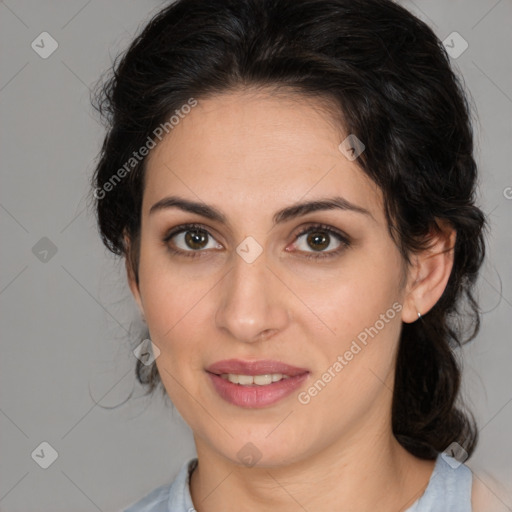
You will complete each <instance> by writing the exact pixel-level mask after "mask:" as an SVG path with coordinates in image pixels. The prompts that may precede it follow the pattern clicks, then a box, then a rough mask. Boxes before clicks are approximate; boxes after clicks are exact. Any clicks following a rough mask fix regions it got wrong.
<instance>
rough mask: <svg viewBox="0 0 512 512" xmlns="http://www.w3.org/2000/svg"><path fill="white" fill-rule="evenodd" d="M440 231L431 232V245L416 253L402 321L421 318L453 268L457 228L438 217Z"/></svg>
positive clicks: (433, 303) (443, 285) (433, 302)
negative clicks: (419, 315)
mask: <svg viewBox="0 0 512 512" xmlns="http://www.w3.org/2000/svg"><path fill="white" fill-rule="evenodd" d="M437 225H438V226H439V231H433V232H431V234H430V236H429V239H430V244H429V247H428V249H425V250H424V251H421V252H420V253H416V254H415V255H414V257H413V264H412V266H411V267H410V268H409V273H408V282H407V291H406V295H405V298H404V307H403V308H402V321H403V322H406V323H412V322H415V321H416V320H418V318H419V317H418V313H420V314H421V315H425V314H426V313H427V312H428V311H430V309H432V308H433V307H434V305H435V304H436V302H437V301H438V300H439V299H440V297H441V295H442V294H443V292H444V290H445V288H446V285H447V283H448V279H449V278H450V274H451V271H452V268H453V255H454V247H455V239H456V231H455V229H454V228H453V227H452V226H451V225H450V224H448V223H447V222H445V221H441V220H437Z"/></svg>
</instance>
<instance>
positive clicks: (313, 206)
mask: <svg viewBox="0 0 512 512" xmlns="http://www.w3.org/2000/svg"><path fill="white" fill-rule="evenodd" d="M168 208H179V209H180V210H183V211H186V212H190V213H195V214H197V215H201V216H202V217H206V218H207V219H210V220H213V221H217V222H219V223H222V224H228V221H227V218H226V216H225V215H224V214H223V213H222V212H221V211H220V210H218V209H217V208H215V207H213V206H209V205H207V204H205V203H199V202H196V201H191V200H189V199H184V198H181V197H177V196H169V197H164V198H163V199H160V201H158V202H156V203H155V204H154V205H153V206H152V207H151V208H150V210H149V215H151V214H153V213H155V212H157V211H162V210H166V209H168ZM321 210H343V211H351V212H355V213H360V214H363V215H367V216H369V217H371V218H372V219H374V220H375V218H374V217H373V215H372V214H371V213H370V212H369V211H368V210H366V209H365V208H362V207H361V206H357V205H355V204H353V203H351V202H350V201H348V200H347V199H345V198H343V197H341V196H336V197H330V198H325V199H318V200H315V201H308V202H305V203H298V204H294V205H292V206H288V207H287V208H283V209H282V210H279V211H278V212H276V213H275V214H274V216H273V218H272V220H273V223H274V225H275V224H279V223H282V222H286V221H288V220H291V219H294V218H296V217H300V216H303V215H306V214H308V213H311V212H317V211H321Z"/></svg>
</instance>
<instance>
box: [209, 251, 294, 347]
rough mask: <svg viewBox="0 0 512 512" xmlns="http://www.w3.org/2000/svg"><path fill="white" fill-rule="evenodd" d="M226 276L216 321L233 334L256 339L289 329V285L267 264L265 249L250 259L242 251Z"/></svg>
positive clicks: (242, 337) (248, 340) (236, 337)
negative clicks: (243, 255)
mask: <svg viewBox="0 0 512 512" xmlns="http://www.w3.org/2000/svg"><path fill="white" fill-rule="evenodd" d="M234 260H235V261H234V267H233V268H232V270H231V271H230V272H228V274H227V276H226V277H225V279H224V280H223V284H222V287H221V298H220V302H219V307H218V308H217V312H216V316H215V321H216V325H217V327H218V328H219V329H221V330H223V331H225V332H227V333H228V334H229V335H230V336H231V337H232V338H234V339H236V340H239V341H242V342H246V343H253V342H257V341H262V340H266V339H268V338H270V337H272V336H275V335H276V333H278V332H281V331H283V330H284V329H286V326H287V324H288V322H289V314H288V309H287V307H286V304H287V302H286V300H287V299H288V300H289V297H288V296H287V290H286V287H285V286H284V285H283V283H282V282H281V281H280V280H279V279H278V278H277V277H276V275H275V274H274V273H273V271H271V270H270V269H269V268H268V267H267V262H266V258H265V253H263V254H261V255H260V256H259V257H258V258H257V259H256V260H255V261H254V262H252V263H247V262H246V261H244V260H243V259H242V258H241V257H239V256H238V255H236V256H235V258H234Z"/></svg>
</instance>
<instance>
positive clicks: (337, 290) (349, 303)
mask: <svg viewBox="0 0 512 512" xmlns="http://www.w3.org/2000/svg"><path fill="white" fill-rule="evenodd" d="M383 254H384V255H386V256H383ZM299 275H300V277H297V276H299ZM401 275H402V266H401V260H400V258H399V256H398V255H397V251H393V247H386V248H382V250H374V251H370V250H368V251H363V250H360V251H358V252H357V253H355V252H354V253H353V254H352V255H350V256H349V257H347V258H345V259H343V260H341V261H340V263H339V265H337V266H336V267H331V268H329V269H327V270H326V269H318V268H317V269H309V270H308V269H304V271H303V272H301V273H300V274H299V273H297V272H295V273H294V277H293V276H291V275H290V276H289V279H293V281H292V282H293V291H294V293H295V294H296V295H297V297H299V298H300V299H301V301H302V302H303V304H304V305H305V306H306V307H302V311H304V313H303V314H302V315H301V316H302V318H303V319H304V318H309V319H311V320H310V321H309V328H310V329H315V330H318V332H319V333H322V335H323V339H324V340H327V342H328V344H329V345H333V346H335V347H336V348H340V345H344V344H346V342H347V341H348V342H349V341H350V340H352V339H353V338H355V337H357V335H358V334H359V333H361V332H364V330H365V329H366V328H369V327H371V326H373V325H374V324H375V323H376V322H379V319H380V318H381V315H384V316H385V318H384V321H385V323H386V326H387V325H388V324H389V323H390V322H389V321H391V320H395V319H398V320H399V319H400V315H399V311H397V310H398V309H401V307H399V306H400V304H399V303H400V301H401V298H402V297H401V293H400V279H401ZM393 304H395V307H394V308H393ZM396 304H398V306H397V305H396ZM397 323H398V324H400V321H399V322H397ZM381 325H382V321H380V322H379V323H378V327H381Z"/></svg>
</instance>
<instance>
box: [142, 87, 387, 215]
mask: <svg viewBox="0 0 512 512" xmlns="http://www.w3.org/2000/svg"><path fill="white" fill-rule="evenodd" d="M347 135H348V134H346V133H344V132H343V130H342V128H341V125H340V123H337V122H336V119H335V115H334V114H333V113H332V111H329V109H328V105H327V104H326V102H322V101H319V100H315V99H312V98H308V97H304V96H301V95H298V94H297V93H294V94H288V95H285V94H282V93H279V94H274V93H271V92H265V91H236V92H230V93H224V94H222V95H217V96H212V97H209V98H207V99H203V100H201V99H198V104H197V106H195V107H194V108H192V109H191V110H190V112H189V113H187V114H183V115H182V116H181V118H180V120H179V122H178V123H177V124H176V125H175V126H174V128H173V129H172V131H170V132H169V134H167V135H166V136H165V137H164V138H163V139H162V141H161V142H160V143H159V144H158V145H157V146H156V147H155V148H154V149H153V150H152V151H151V152H150V154H149V156H148V160H147V165H146V176H145V190H144V200H143V213H146V214H147V213H148V211H149V208H150V207H151V205H152V204H154V202H156V201H158V200H160V199H161V198H162V197H164V196H165V195H169V194H180V195H182V196H184V197H189V198H190V199H193V200H198V199H199V200H202V201H205V202H207V203H209V204H215V205H217V206H218V207H219V209H224V208H227V207H228V205H229V206H232V207H233V208H236V209H238V211H241V209H242V208H243V211H246V212H253V213H257V212H261V211H262V210H265V209H266V208H267V207H268V208H273V206H272V205H274V206H275V207H276V209H277V208H278V207H279V206H283V205H287V204H289V203H296V202H297V201H299V200H300V199H301V198H304V199H314V198H315V197H320V196H321V197H325V196H326V195H341V196H343V197H345V198H346V199H347V200H349V201H351V202H354V203H357V204H359V205H361V206H362V207H364V208H367V209H369V210H371V211H372V213H373V214H374V216H375V217H377V216H378V215H379V209H380V207H381V194H380V190H379V189H378V187H377V186H376V185H375V184H374V183H373V182H372V181H371V180H370V179H369V178H368V177H367V176H366V174H365V173H364V172H363V171H362V170H361V169H360V168H359V167H358V166H357V162H356V161H350V160H348V159H347V158H346V156H345V155H344V154H343V153H342V152H341V151H340V149H339V145H340V143H341V142H342V141H343V139H344V138H345V137H346V136H347ZM223 206H224V208H223Z"/></svg>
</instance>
